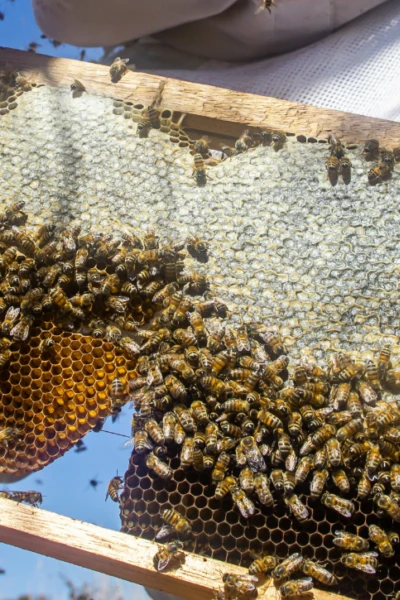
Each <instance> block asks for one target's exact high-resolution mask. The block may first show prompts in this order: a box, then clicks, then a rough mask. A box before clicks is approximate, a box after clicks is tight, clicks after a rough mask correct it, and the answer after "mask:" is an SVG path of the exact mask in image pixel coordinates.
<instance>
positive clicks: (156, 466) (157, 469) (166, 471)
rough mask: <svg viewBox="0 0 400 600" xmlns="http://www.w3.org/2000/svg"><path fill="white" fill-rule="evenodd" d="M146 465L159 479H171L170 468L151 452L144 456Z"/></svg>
mask: <svg viewBox="0 0 400 600" xmlns="http://www.w3.org/2000/svg"><path fill="white" fill-rule="evenodd" d="M146 465H147V467H148V468H149V469H151V470H152V471H154V473H155V474H156V475H157V476H158V477H161V479H171V477H172V469H171V467H169V466H168V465H167V464H166V463H165V462H163V461H162V460H160V459H159V458H158V457H157V456H156V455H155V454H154V453H153V452H150V453H149V454H148V455H147V456H146Z"/></svg>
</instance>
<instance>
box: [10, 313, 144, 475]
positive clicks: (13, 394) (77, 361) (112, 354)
mask: <svg viewBox="0 0 400 600" xmlns="http://www.w3.org/2000/svg"><path fill="white" fill-rule="evenodd" d="M50 336H51V337H52V339H53V340H54V341H55V342H56V344H55V346H54V347H53V348H54V351H53V352H52V353H51V354H50V353H49V356H48V357H46V356H45V357H43V355H42V354H41V352H40V350H39V346H40V344H41V342H42V341H43V340H44V339H46V338H48V337H50ZM11 351H12V353H11V359H10V363H9V366H8V368H7V369H5V370H2V371H1V372H0V405H1V411H0V428H1V429H3V428H6V427H13V428H14V427H15V428H17V429H19V430H20V431H21V432H23V435H22V437H21V439H20V441H18V442H17V443H16V444H15V445H14V446H11V447H6V446H4V445H2V446H0V472H2V473H7V474H12V475H15V476H23V475H25V474H27V473H30V472H33V471H37V470H40V469H42V468H43V467H45V466H46V465H48V464H49V463H51V462H53V461H54V460H55V459H56V458H58V457H60V456H62V455H63V454H64V453H65V452H66V451H67V450H69V449H70V448H71V446H72V445H73V444H75V443H76V442H77V441H78V440H79V439H81V438H82V437H83V436H84V435H86V433H88V432H89V431H90V430H91V429H93V427H94V426H95V425H96V423H97V422H98V420H99V419H102V418H104V417H107V416H108V415H109V414H110V412H111V404H110V398H109V394H108V391H107V390H108V387H109V385H110V383H111V381H112V380H113V379H114V378H115V377H125V378H129V373H128V371H129V369H131V368H132V365H130V364H129V363H130V361H129V360H128V359H127V358H126V357H125V356H124V355H123V353H122V352H121V351H120V350H119V349H116V348H115V347H114V344H112V343H110V342H108V341H106V340H102V339H96V338H93V337H91V336H88V335H82V334H79V333H68V332H65V331H61V330H57V328H56V327H55V326H54V325H53V324H52V323H43V324H41V325H39V326H36V327H34V328H33V330H32V335H31V337H30V338H29V340H28V341H27V342H26V343H24V344H23V345H20V346H19V347H18V344H17V343H13V345H12V346H11Z"/></svg>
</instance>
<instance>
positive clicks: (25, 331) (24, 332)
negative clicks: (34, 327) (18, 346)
mask: <svg viewBox="0 0 400 600" xmlns="http://www.w3.org/2000/svg"><path fill="white" fill-rule="evenodd" d="M10 335H12V336H13V337H16V338H17V339H18V340H20V341H21V342H25V340H26V339H27V338H28V335H29V325H28V324H27V323H24V322H23V321H20V322H19V323H17V324H16V325H14V327H13V328H12V329H11V331H10Z"/></svg>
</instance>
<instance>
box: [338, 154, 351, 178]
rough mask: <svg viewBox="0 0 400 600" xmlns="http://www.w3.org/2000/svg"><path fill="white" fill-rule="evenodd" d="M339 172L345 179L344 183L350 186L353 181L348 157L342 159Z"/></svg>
mask: <svg viewBox="0 0 400 600" xmlns="http://www.w3.org/2000/svg"><path fill="white" fill-rule="evenodd" d="M339 172H340V174H341V176H342V178H343V183H345V184H346V185H347V184H349V183H350V181H351V160H350V159H349V158H348V157H347V156H344V157H343V158H341V159H340V163H339Z"/></svg>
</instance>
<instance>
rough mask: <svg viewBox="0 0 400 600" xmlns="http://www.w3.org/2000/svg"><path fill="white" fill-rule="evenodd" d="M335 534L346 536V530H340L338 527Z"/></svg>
mask: <svg viewBox="0 0 400 600" xmlns="http://www.w3.org/2000/svg"><path fill="white" fill-rule="evenodd" d="M334 534H335V535H336V537H346V532H345V531H339V530H338V529H337V530H336V531H335V532H334Z"/></svg>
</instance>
